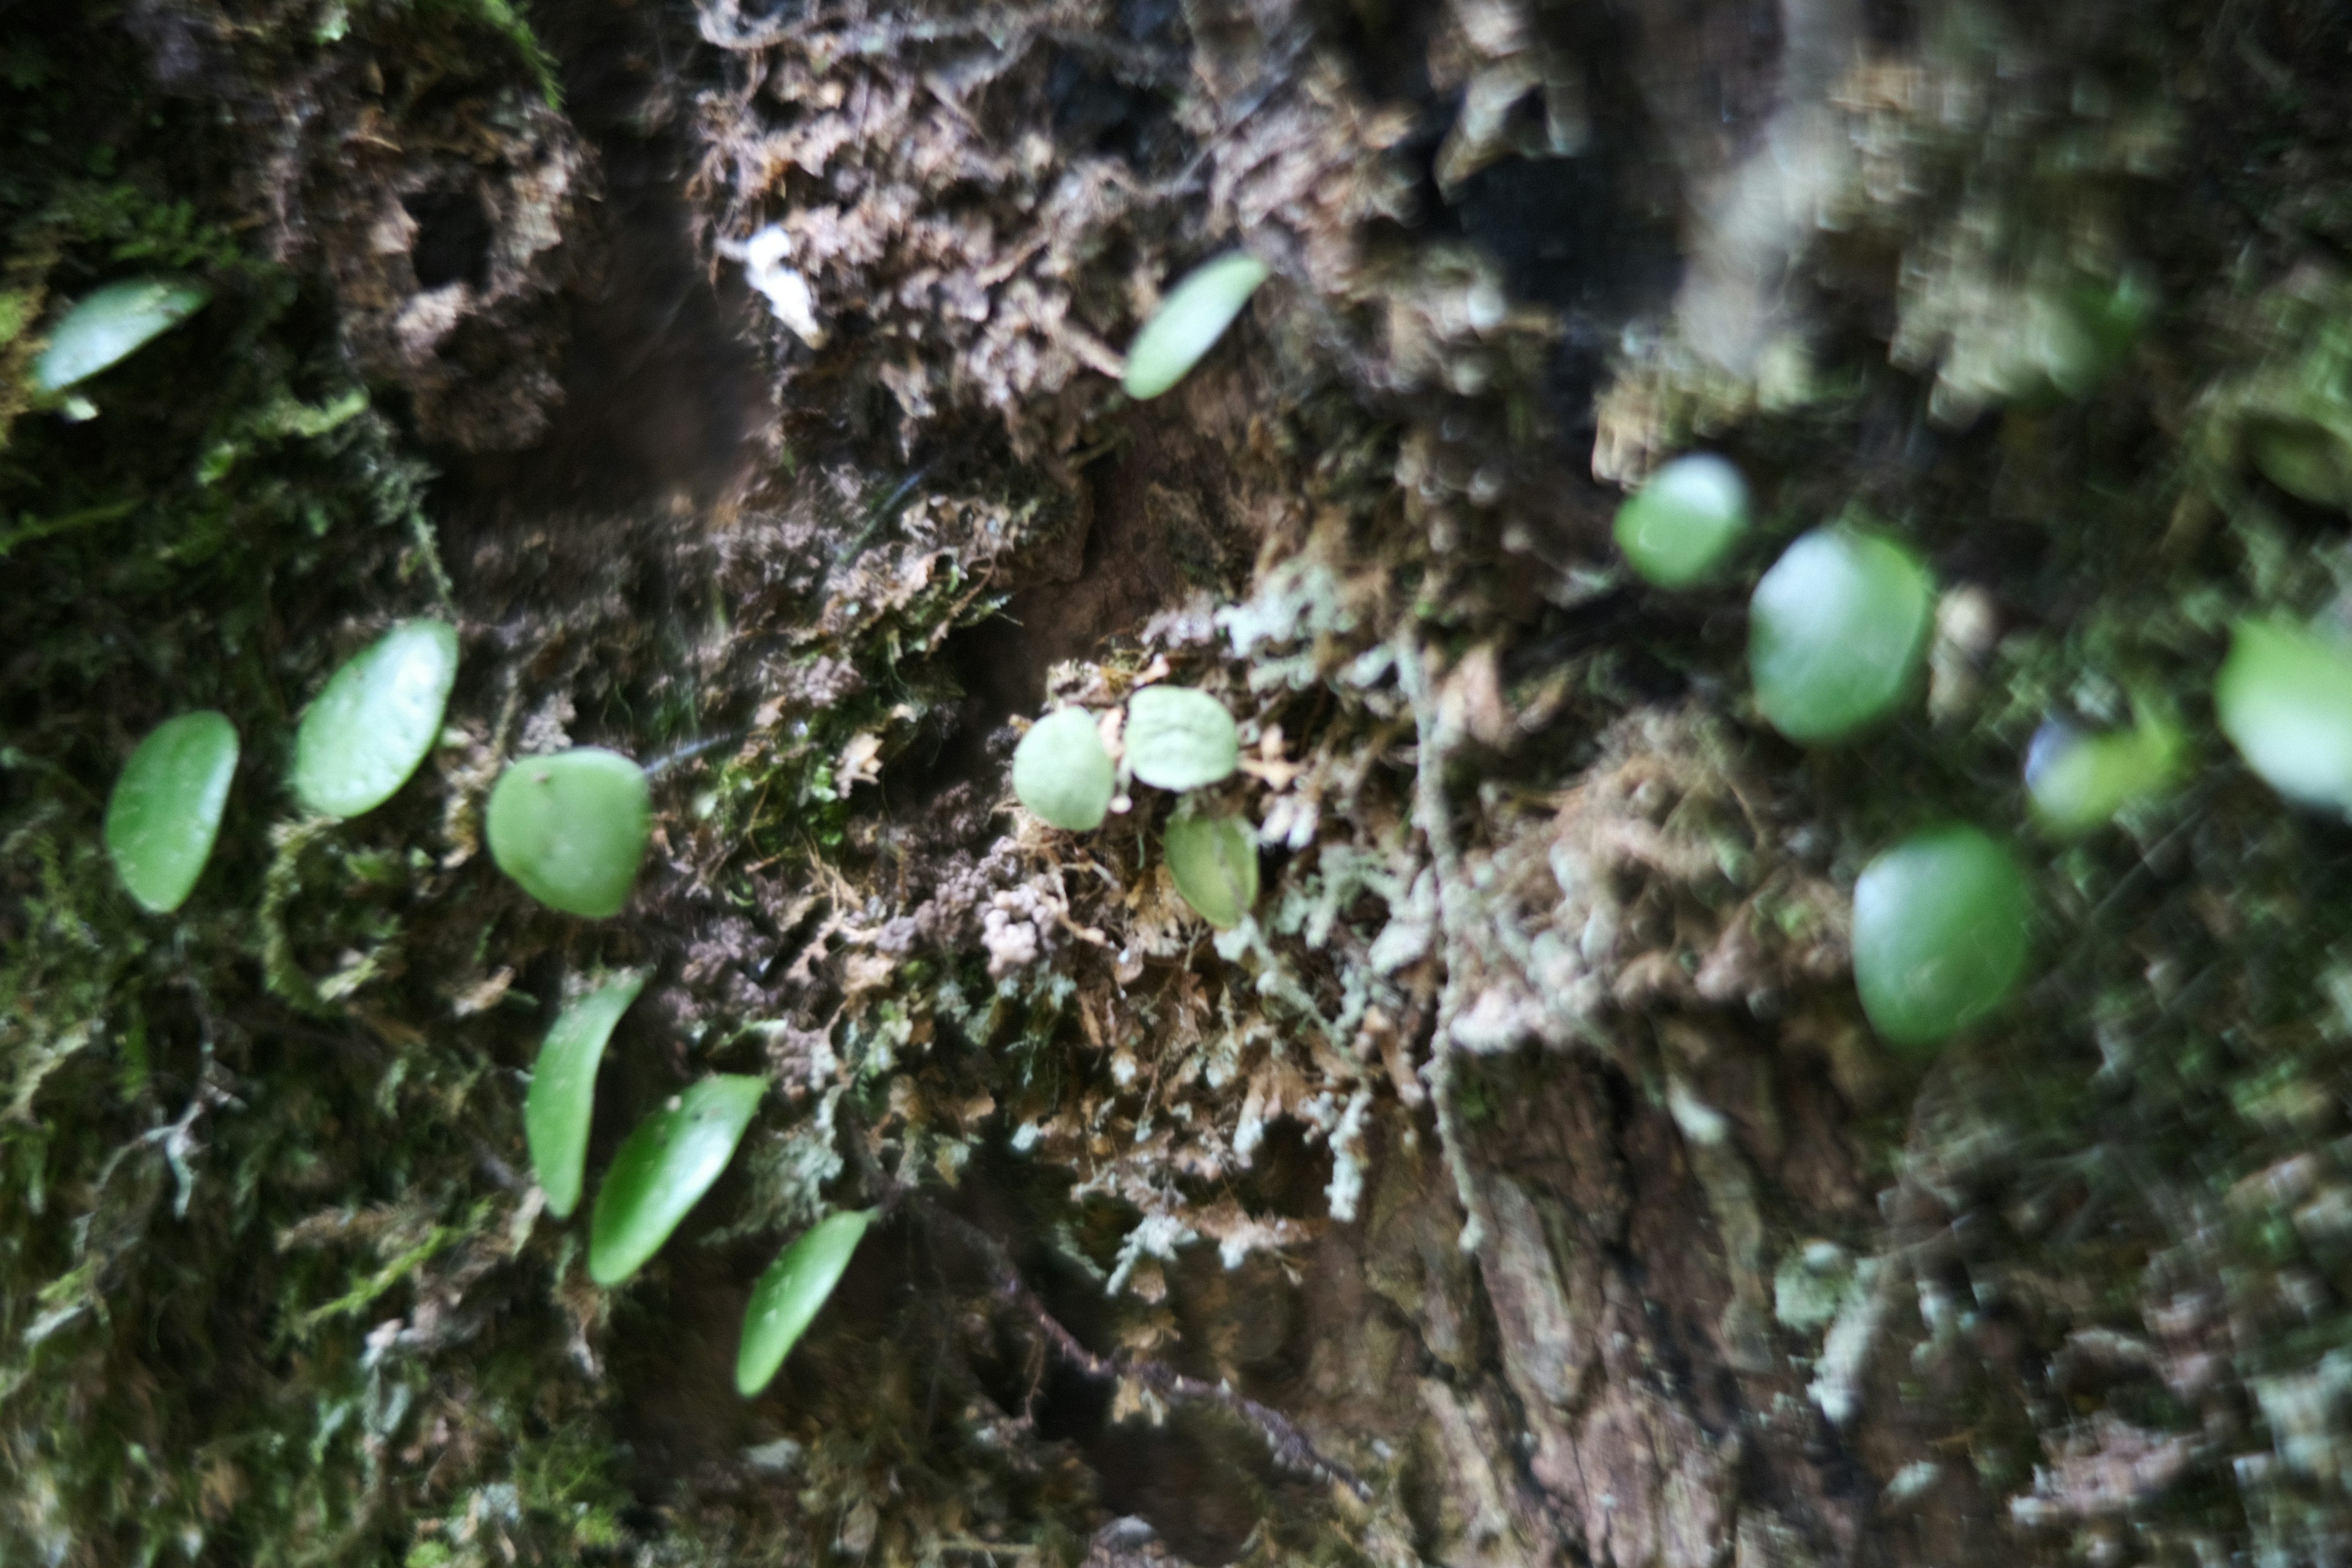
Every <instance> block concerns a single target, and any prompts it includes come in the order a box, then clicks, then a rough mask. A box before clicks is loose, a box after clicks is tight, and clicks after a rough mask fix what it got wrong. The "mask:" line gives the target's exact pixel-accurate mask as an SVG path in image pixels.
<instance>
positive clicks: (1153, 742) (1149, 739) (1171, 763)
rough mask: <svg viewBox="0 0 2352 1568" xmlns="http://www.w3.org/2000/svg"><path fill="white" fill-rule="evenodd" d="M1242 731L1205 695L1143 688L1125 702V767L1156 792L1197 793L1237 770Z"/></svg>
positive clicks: (1220, 705)
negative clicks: (1198, 790)
mask: <svg viewBox="0 0 2352 1568" xmlns="http://www.w3.org/2000/svg"><path fill="white" fill-rule="evenodd" d="M1241 760H1242V742H1241V732H1240V731H1238V730H1237V729H1235V728H1234V716H1233V715H1232V714H1231V713H1228V712H1226V711H1225V705H1224V704H1223V703H1222V702H1220V701H1218V700H1216V699H1215V698H1213V697H1212V696H1210V695H1209V694H1208V693H1207V692H1205V691H1194V690H1192V689H1190V688H1189V687H1182V686H1147V687H1145V688H1144V689H1142V690H1140V691H1139V692H1137V693H1136V694H1135V695H1134V696H1132V697H1130V698H1129V699H1128V700H1127V765H1128V768H1129V771H1131V772H1132V773H1134V774H1135V776H1136V777H1137V778H1139V779H1141V780H1142V781H1143V782H1144V783H1145V784H1154V785H1157V786H1158V787H1159V788H1160V789H1173V790H1187V789H1199V788H1200V787H1201V786H1202V785H1203V784H1215V783H1216V782H1217V781H1218V780H1220V779H1225V778H1230V777H1232V776H1233V773H1234V769H1235V768H1237V767H1239V766H1240V765H1241Z"/></svg>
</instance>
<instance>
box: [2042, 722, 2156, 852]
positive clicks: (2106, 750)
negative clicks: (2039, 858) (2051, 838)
mask: <svg viewBox="0 0 2352 1568" xmlns="http://www.w3.org/2000/svg"><path fill="white" fill-rule="evenodd" d="M2179 758H2180V737H2179V734H2177V733H2176V732H2175V731H2173V729H2172V728H2171V727H2170V726H2169V725H2167V724H2161V723H2154V722H2147V723H2142V724H2141V725H2139V726H2138V727H2137V728H2136V729H2131V730H2119V731H2113V732H2111V733H2108V734H2104V735H2085V734H2084V733H2082V732H2081V731H2077V730H2076V729H2074V727H2073V726H2072V725H2069V724H2066V723H2063V722H2062V721H2058V720H2055V719H2053V720H2051V721H2048V722H2047V723H2045V724H2043V725H2042V728H2041V729H2039V730H2038V731H2034V735H2033V744H2032V746H2031V747H2030V748H2029V749H2028V750H2027V752H2026V753H2025V788H2026V792H2027V794H2028V795H2031V796H2032V801H2033V816H2034V820H2035V821H2036V822H2038V823H2040V824H2041V825H2042V828H2043V829H2044V830H2045V831H2047V832H2049V833H2052V834H2053V835H2056V836H2057V837H2074V835H2077V834H2082V833H2088V832H2090V831H2091V830H2092V829H2093V828H2095V827H2102V826H2105V825H2106V824H2107V823H2108V822H2110V821H2112V820H2113V819H2114V817H2115V815H2116V812H2118V811H2121V810H2122V809H2123V808H2124V807H2125V806H2126V805H2130V804H2131V803H2132V802H2134V801H2136V800H2144V799H2146V798H2147V797H2148V796H2150V795H2158V794H2161V793H2162V792H2163V791H2164V790H2166V789H2167V788H2168V787H2169V786H2170V785H2171V784H2172V781H2173V776H2174V774H2175V773H2176V772H2177V771H2178V769H2179Z"/></svg>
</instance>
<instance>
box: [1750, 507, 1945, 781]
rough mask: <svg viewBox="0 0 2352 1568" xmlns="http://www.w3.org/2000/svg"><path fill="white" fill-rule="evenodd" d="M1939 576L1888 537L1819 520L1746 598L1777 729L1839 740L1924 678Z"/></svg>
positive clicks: (1753, 652)
mask: <svg viewBox="0 0 2352 1568" xmlns="http://www.w3.org/2000/svg"><path fill="white" fill-rule="evenodd" d="M1935 608H1936V585H1935V579H1934V578H1933V577H1931V576H1930V575H1929V574H1928V572H1927V567H1926V566H1924V565H1922V564H1921V563H1920V562H1919V561H1918V559H1917V557H1916V556H1914V555H1913V554H1912V553H1911V552H1909V551H1907V550H1906V549H1904V548H1903V547H1902V546H1901V545H1899V544H1896V543H1895V542H1893V541H1891V540H1887V539H1883V538H1881V537H1879V536H1878V535H1877V534H1874V533H1866V532H1864V531H1860V530H1857V529H1851V528H1843V527H1838V528H1817V529H1815V530H1814V531H1812V532H1811V533H1808V534H1806V535H1804V536H1803V537H1802V538H1801V539H1799V540H1798V541H1797V542H1795V543H1793V544H1791V545H1790V546H1789V548H1788V550H1787V551H1786V552H1784V553H1783V554H1782V555H1781V557H1780V560H1778V561H1776V562H1774V563H1773V564H1772V569H1771V570H1770V571H1769V572H1767V573H1765V574H1764V576H1763V579H1762V580H1761V581H1760V582H1759V583H1758V584H1756V594H1755V596H1754V597H1753V598H1752V599H1750V600H1749V601H1748V672H1749V674H1750V676H1751V677H1752V678H1753V679H1754V680H1755V682H1756V703H1757V706H1758V707H1759V708H1760V709H1762V710H1763V712H1764V717H1765V719H1766V720H1767V721H1769V722H1770V724H1771V725H1772V727H1773V728H1774V729H1776V730H1778V731H1780V733H1782V734H1783V735H1786V736H1788V737H1789V739H1790V740H1792V741H1797V742H1802V743H1805V744H1808V745H1815V744H1825V743H1829V742H1837V741H1843V740H1845V739H1848V738H1849V737H1851V736H1853V735H1854V734H1856V733H1858V732H1859V731H1862V730H1864V729H1865V728H1867V727H1868V726H1870V725H1871V724H1873V723H1875V722H1876V721H1879V720H1881V719H1883V718H1885V716H1886V715H1887V714H1888V713H1890V712H1892V711H1893V710H1895V706H1896V705H1897V704H1898V703H1900V702H1901V701H1902V700H1904V699H1905V698H1906V696H1908V695H1909V694H1910V693H1911V692H1912V690H1913V689H1916V686H1917V684H1918V679H1919V670H1920V667H1921V665H1922V663H1923V661H1924V660H1925V658H1926V657H1927V633H1928V630H1929V627H1930V626H1932V624H1933V622H1934V619H1935Z"/></svg>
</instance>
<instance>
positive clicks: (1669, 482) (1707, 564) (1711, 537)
mask: <svg viewBox="0 0 2352 1568" xmlns="http://www.w3.org/2000/svg"><path fill="white" fill-rule="evenodd" d="M1747 531H1748V481H1747V480H1746V479H1742V478H1741V477H1740V473H1739V470H1738V468H1734V467H1732V465H1731V464H1730V463H1729V462H1728V461H1727V460H1726V459H1724V458H1718V457H1717V456H1716V455H1715V454H1714V453H1712V452H1694V453H1692V454H1691V455H1690V456H1688V457H1685V458H1675V460H1674V461H1672V462H1670V463H1668V464H1666V465H1665V466H1664V467H1663V468H1660V469H1659V470H1658V471H1657V472H1656V473H1654V474H1653V475H1651V476H1650V479H1649V481H1648V482H1647V483H1646V484H1644V485H1643V487H1642V488H1641V489H1640V490H1638V491H1636V492H1635V493H1634V495H1633V499H1632V500H1628V501H1627V502H1626V503H1625V504H1624V505H1623V506H1622V507H1620V508H1618V509H1617V548H1618V549H1620V550H1622V551H1623V552H1625V561H1626V563H1627V564H1628V565H1630V566H1632V567H1633V570H1634V571H1635V572H1637V573H1639V574H1641V576H1642V577H1643V580H1644V581H1647V582H1650V583H1654V584H1657V585H1658V586H1659V587H1661V588H1686V587H1689V586H1691V585H1692V584H1697V583H1703V582H1705V581H1706V579H1707V578H1709V577H1711V576H1713V575H1715V574H1716V573H1717V570H1719V569H1720V568H1721V566H1722V565H1723V563H1724V562H1725V561H1726V560H1727V558H1728V557H1729V556H1730V554H1731V550H1732V547H1733V546H1734V545H1736V544H1738V542H1739V539H1740V536H1741V535H1742V534H1744V533H1746V532H1747Z"/></svg>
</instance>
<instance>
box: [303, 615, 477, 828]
mask: <svg viewBox="0 0 2352 1568" xmlns="http://www.w3.org/2000/svg"><path fill="white" fill-rule="evenodd" d="M456 680H457V628H456V627H455V626H450V625H449V624H448V623H447V622H446V621H403V622H401V623H400V624H399V625H398V626H394V627H393V628H392V629H391V630H390V631H388V632H386V633H384V634H383V636H382V637H378V638H376V640H375V641H374V642H373V643H370V644H369V645H368V646H367V647H364V648H362V649H361V650H360V651H359V652H358V653H356V654H353V655H352V657H351V658H348V659H346V660H344V662H343V665H342V667H341V668H339V669H337V670H336V671H335V673H334V674H332V675H331V676H329V677H328V678H327V684H326V688H325V689H323V690H321V691H320V693H319V696H318V700H316V701H314V702H312V703H311V704H310V711H309V712H307V713H305V714H303V715H302V724H301V727H300V728H299V730H297V731H295V732H294V795H295V798H296V799H298V800H299V801H300V802H301V803H302V805H304V806H305V807H306V808H308V809H309V810H311V811H315V812H319V813H320V814H322V815H324V816H359V815H360V814H361V813H362V812H364V811H373V810H374V809H375V808H376V807H377V806H379V805H383V803H384V802H385V801H387V800H390V799H391V798H392V796H393V794H394V791H396V790H398V789H399V788H400V786H401V785H402V784H406V783H407V782H408V775H409V774H411V773H415V771H416V764H417V763H421V762H423V761H424V760H425V752H429V751H431V750H432V749H433V742H434V741H435V740H436V739H437V738H438V737H439V736H440V733H441V713H442V710H444V709H445V708H446V707H447V706H448V705H449V688H450V686H451V685H452V684H453V683H454V682H455V681H456Z"/></svg>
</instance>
